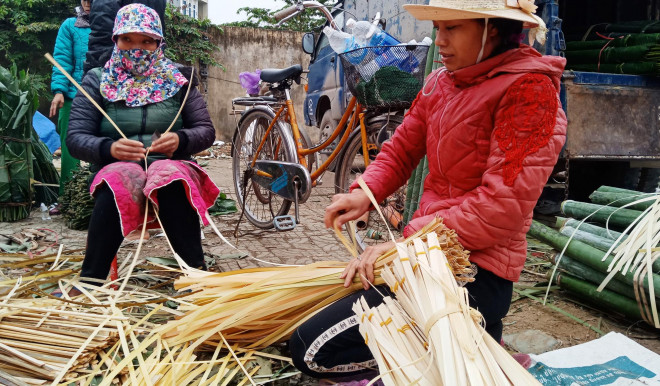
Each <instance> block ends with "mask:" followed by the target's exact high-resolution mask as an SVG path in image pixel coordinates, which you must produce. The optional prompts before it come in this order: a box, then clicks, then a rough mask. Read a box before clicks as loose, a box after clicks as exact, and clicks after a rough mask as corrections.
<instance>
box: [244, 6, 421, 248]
mask: <svg viewBox="0 0 660 386" xmlns="http://www.w3.org/2000/svg"><path fill="white" fill-rule="evenodd" d="M306 8H319V9H320V10H321V11H322V12H323V14H324V15H325V16H326V18H327V19H328V20H329V21H330V25H332V26H334V27H335V28H336V24H335V23H334V20H333V18H332V15H331V14H330V12H329V11H328V10H327V8H325V7H324V6H323V5H321V4H320V3H318V2H316V1H303V2H299V3H298V4H296V5H293V6H291V7H289V8H286V9H285V10H283V11H281V12H279V13H278V14H277V15H276V16H275V17H276V18H277V19H280V20H281V21H280V23H283V22H285V21H286V20H288V19H289V18H291V17H293V16H295V15H296V14H298V13H300V12H302V11H304V10H305V9H306ZM383 49H384V47H364V48H358V49H356V50H352V51H349V52H346V53H343V54H340V58H341V60H342V63H343V65H344V72H345V76H346V80H347V84H348V87H349V89H350V91H351V93H352V94H353V96H352V97H351V99H350V102H349V103H348V106H347V108H346V110H345V112H344V114H343V115H342V118H341V120H340V121H339V124H338V125H337V127H336V128H335V129H334V131H333V132H332V134H331V135H330V136H329V137H328V138H326V139H325V141H323V142H322V143H320V144H317V145H315V146H311V147H310V146H309V145H310V144H311V141H310V139H309V137H308V136H307V135H306V133H305V131H304V130H302V128H300V127H298V124H297V120H296V113H295V110H294V107H293V102H292V100H291V94H290V89H291V87H292V86H293V83H297V84H300V80H301V75H302V74H303V70H302V67H301V66H300V65H294V66H291V67H288V68H285V69H281V70H280V69H274V70H263V71H262V72H261V80H262V81H263V82H265V83H267V84H268V85H269V89H270V90H271V92H272V94H273V95H272V96H268V97H246V98H237V99H234V100H233V102H232V104H233V106H234V109H235V106H236V105H238V106H250V107H251V108H250V109H249V110H246V111H245V112H244V113H243V114H242V117H241V118H240V120H239V122H238V124H237V128H236V131H235V133H234V138H233V141H232V144H233V146H232V172H233V178H234V188H235V191H236V196H237V199H238V203H239V205H240V206H241V207H242V208H243V210H242V214H241V215H245V216H246V217H247V219H248V220H249V221H250V222H251V223H252V224H254V225H255V226H257V227H259V228H262V229H270V228H273V227H276V228H277V229H279V230H289V229H293V228H294V227H295V225H296V224H297V223H298V222H299V220H298V207H299V204H301V203H304V202H305V201H306V200H307V199H308V198H309V195H310V193H311V189H312V188H313V187H314V186H315V185H316V184H317V183H318V181H319V179H320V177H321V176H322V175H323V174H324V173H325V172H326V171H327V169H328V166H329V165H330V164H331V163H332V162H333V161H334V160H335V159H337V165H336V168H335V192H336V193H344V192H347V191H348V189H349V187H350V185H351V183H352V182H353V181H354V180H355V179H356V178H357V177H358V176H359V174H360V173H362V172H363V171H364V169H365V168H366V167H367V166H368V165H369V163H370V162H372V161H373V160H374V159H375V157H376V155H377V154H378V152H379V151H380V149H381V147H382V144H383V143H384V142H385V141H387V140H388V139H389V138H390V137H391V136H392V134H393V133H394V131H395V129H396V127H398V126H399V125H400V124H401V123H402V121H403V112H404V111H405V109H406V108H408V107H410V103H411V101H412V100H413V99H414V96H415V95H416V94H417V92H418V91H419V89H421V84H422V82H423V77H424V66H425V61H426V53H427V50H428V46H417V45H415V46H392V47H388V53H389V55H390V64H391V62H392V60H391V59H392V58H396V57H399V59H401V60H400V62H406V63H408V65H409V66H408V67H411V68H412V67H415V68H414V69H412V70H413V71H411V74H410V77H411V78H414V79H416V80H417V81H418V83H419V87H418V88H417V89H416V90H414V92H413V93H410V92H409V93H408V95H407V96H406V97H405V98H396V97H395V98H393V99H390V100H388V101H383V100H381V99H379V98H378V97H379V95H380V94H379V95H366V92H365V91H364V90H363V89H364V88H365V87H366V86H365V85H368V84H369V83H368V81H369V80H371V79H376V77H375V74H376V73H377V72H378V70H380V69H381V67H380V66H379V64H378V59H379V58H380V57H379V54H382V51H383ZM381 62H382V61H381ZM413 62H414V63H415V65H414V66H410V63H413ZM413 72H414V74H413ZM361 87H362V89H361ZM376 91H383V90H376ZM375 94H378V92H376V93H375ZM374 98H375V100H374ZM358 99H360V101H359V102H358ZM337 138H339V142H338V144H337V145H336V147H335V148H334V150H333V151H332V153H330V154H329V156H328V158H327V159H326V160H325V161H324V162H323V163H322V164H320V165H318V166H317V167H316V168H314V164H315V163H316V164H318V163H319V158H318V153H319V152H320V151H321V150H323V149H326V148H328V147H329V146H330V145H331V144H333V143H334V142H335V140H336V139H337ZM250 193H252V194H250ZM404 201H405V187H402V188H401V189H399V190H398V191H397V192H395V193H394V194H393V195H391V196H390V197H388V199H386V200H384V202H382V203H381V209H382V210H384V212H385V213H387V214H388V216H389V218H390V223H391V225H393V227H394V228H395V229H396V228H400V226H401V225H402V224H401V214H402V212H403V207H404ZM292 204H294V205H295V217H294V216H291V215H288V212H289V210H290V208H291V205H292ZM355 229H356V231H355V232H349V236H351V238H352V239H354V241H355V242H356V244H357V245H358V250H364V248H366V247H367V246H368V245H371V244H373V243H376V242H378V241H379V240H380V239H381V236H382V235H384V234H385V226H384V224H382V221H381V220H380V218H379V217H378V215H377V214H375V213H374V211H371V212H370V213H367V214H366V215H365V216H363V218H361V219H358V221H357V227H356V228H355Z"/></svg>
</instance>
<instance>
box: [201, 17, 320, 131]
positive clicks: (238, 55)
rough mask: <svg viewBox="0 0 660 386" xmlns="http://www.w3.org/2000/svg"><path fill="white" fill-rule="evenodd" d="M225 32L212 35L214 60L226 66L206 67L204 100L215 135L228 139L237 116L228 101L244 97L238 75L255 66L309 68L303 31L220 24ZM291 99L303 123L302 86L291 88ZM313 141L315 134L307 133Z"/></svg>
mask: <svg viewBox="0 0 660 386" xmlns="http://www.w3.org/2000/svg"><path fill="white" fill-rule="evenodd" d="M223 30H224V32H223V33H220V34H218V35H217V36H215V37H214V40H215V42H216V44H218V46H220V51H219V52H218V53H216V56H215V57H216V60H217V61H218V62H220V63H222V64H223V65H224V66H225V70H226V71H223V70H222V69H220V68H217V67H210V68H209V71H208V72H209V76H208V89H207V92H208V94H207V103H208V108H209V112H210V114H211V119H213V124H214V125H215V130H216V138H217V139H220V140H223V141H231V138H232V135H233V134H234V128H235V127H236V122H237V120H238V119H239V118H240V117H239V116H236V117H234V116H232V115H230V113H231V111H232V109H231V100H232V99H233V98H236V97H241V96H245V95H246V94H245V90H244V89H243V88H242V87H241V85H240V83H239V80H238V74H239V73H241V72H243V71H250V72H253V71H254V70H255V69H264V68H286V67H289V66H292V65H294V64H301V65H302V66H303V68H304V69H307V68H308V65H309V55H307V54H305V53H304V52H303V51H302V47H301V42H302V35H303V34H302V33H300V32H291V31H273V30H264V29H256V28H242V27H223ZM292 99H293V101H294V104H295V109H296V112H297V118H298V124H299V125H303V124H304V119H303V117H302V111H303V106H302V105H303V101H304V99H305V91H304V90H303V86H302V85H295V84H294V86H293V88H292ZM310 135H311V136H312V139H313V140H316V139H318V134H314V133H310Z"/></svg>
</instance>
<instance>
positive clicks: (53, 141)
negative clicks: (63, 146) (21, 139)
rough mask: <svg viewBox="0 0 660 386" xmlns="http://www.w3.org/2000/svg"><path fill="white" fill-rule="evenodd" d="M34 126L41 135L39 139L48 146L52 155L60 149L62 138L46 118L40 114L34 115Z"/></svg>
mask: <svg viewBox="0 0 660 386" xmlns="http://www.w3.org/2000/svg"><path fill="white" fill-rule="evenodd" d="M32 126H33V127H34V130H35V131H36V132H37V134H38V135H39V139H41V141H42V142H43V143H45V144H46V147H48V150H49V151H50V153H51V154H53V153H54V152H55V150H57V149H59V148H60V136H59V134H57V131H55V124H54V123H53V122H51V121H50V119H48V118H46V116H45V115H43V114H41V113H40V112H38V111H37V112H36V113H34V117H32Z"/></svg>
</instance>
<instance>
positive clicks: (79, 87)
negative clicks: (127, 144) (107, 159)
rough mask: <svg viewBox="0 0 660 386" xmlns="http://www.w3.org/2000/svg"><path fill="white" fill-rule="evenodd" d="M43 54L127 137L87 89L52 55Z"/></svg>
mask: <svg viewBox="0 0 660 386" xmlns="http://www.w3.org/2000/svg"><path fill="white" fill-rule="evenodd" d="M44 56H45V57H46V59H48V61H49V62H51V63H52V64H53V66H55V67H57V69H58V70H60V71H61V72H62V74H64V76H66V78H67V79H69V82H71V84H72V85H74V86H76V88H77V89H78V91H80V92H81V93H82V94H83V95H84V96H85V97H86V98H87V99H89V101H90V102H92V104H93V105H94V107H96V108H97V109H98V110H99V111H100V112H101V114H103V116H104V117H105V119H107V120H108V122H110V124H111V125H112V126H113V127H114V128H115V129H116V130H117V132H118V133H119V134H120V135H121V136H122V137H123V138H124V139H128V138H127V137H126V135H124V133H123V132H122V131H121V130H120V129H119V126H117V124H116V123H115V122H114V121H113V120H112V119H111V118H110V116H109V115H108V113H106V112H105V110H103V108H101V106H99V104H98V103H96V101H95V100H94V99H92V97H91V96H90V95H89V94H88V93H87V91H85V89H84V88H82V86H81V85H80V84H78V82H76V80H75V79H73V77H72V76H71V75H69V73H68V72H67V71H66V70H65V69H64V68H62V66H61V65H60V64H59V63H57V60H55V58H53V56H52V55H51V54H49V53H46V54H45V55H44Z"/></svg>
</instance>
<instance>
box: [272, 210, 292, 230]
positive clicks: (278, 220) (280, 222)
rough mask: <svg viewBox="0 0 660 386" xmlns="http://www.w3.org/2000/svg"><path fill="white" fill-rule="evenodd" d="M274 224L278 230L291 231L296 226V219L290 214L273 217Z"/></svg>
mask: <svg viewBox="0 0 660 386" xmlns="http://www.w3.org/2000/svg"><path fill="white" fill-rule="evenodd" d="M273 225H275V229H277V230H278V231H290V230H293V229H294V228H295V227H296V219H295V217H293V216H292V215H290V214H287V215H284V216H277V217H275V218H273Z"/></svg>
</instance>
